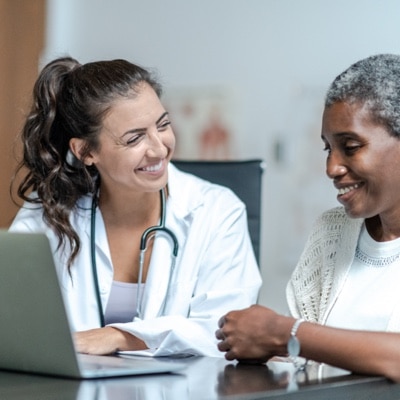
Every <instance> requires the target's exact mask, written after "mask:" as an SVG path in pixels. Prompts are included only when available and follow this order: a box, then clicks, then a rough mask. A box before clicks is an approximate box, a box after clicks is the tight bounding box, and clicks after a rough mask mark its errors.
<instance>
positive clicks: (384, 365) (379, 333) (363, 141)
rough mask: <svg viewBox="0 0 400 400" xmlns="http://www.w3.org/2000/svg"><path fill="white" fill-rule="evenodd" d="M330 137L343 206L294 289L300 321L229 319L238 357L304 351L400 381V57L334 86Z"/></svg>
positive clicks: (254, 313) (223, 335)
mask: <svg viewBox="0 0 400 400" xmlns="http://www.w3.org/2000/svg"><path fill="white" fill-rule="evenodd" d="M321 138H322V141H323V143H324V146H325V151H326V152H327V160H326V173H327V175H328V177H329V178H330V179H332V181H333V184H334V186H335V188H337V190H338V192H337V193H338V194H337V199H338V201H339V203H341V205H342V206H341V207H337V208H334V209H332V210H329V211H327V212H325V213H324V214H323V215H322V216H321V217H320V218H319V219H318V220H317V221H316V223H315V225H314V228H313V230H312V232H311V234H310V236H309V239H308V241H307V244H306V246H305V249H304V251H303V253H302V255H301V257H300V260H299V262H298V264H297V266H296V269H295V270H294V272H293V274H292V277H291V280H290V282H289V284H288V287H287V301H288V305H289V309H290V312H291V315H292V316H290V317H287V316H283V315H279V314H277V313H275V312H274V311H272V310H270V309H268V308H266V307H262V306H258V305H254V306H252V307H250V308H248V309H245V310H241V311H232V312H229V313H228V314H226V315H224V316H223V317H221V319H220V321H219V329H218V330H217V332H216V337H217V338H218V339H219V340H220V342H219V344H218V348H219V350H220V351H223V352H226V354H225V357H226V358H227V359H228V360H233V359H238V360H243V361H247V362H265V361H267V360H268V359H270V358H271V357H273V356H276V355H279V356H286V355H288V354H289V355H291V356H293V357H296V356H298V355H300V356H302V357H304V358H307V359H312V360H315V361H318V362H324V363H328V364H331V365H334V366H337V367H340V368H345V369H348V370H351V371H355V372H359V373H365V374H379V375H385V376H387V377H388V378H390V379H392V380H395V381H400V334H399V333H394V332H399V331H400V314H399V312H400V294H399V290H398V282H399V281H400V56H398V55H391V54H382V55H376V56H372V57H369V58H366V59H364V60H361V61H359V62H357V63H355V64H354V65H352V66H350V67H349V68H348V69H347V70H346V71H344V72H343V73H342V74H340V75H339V76H338V77H337V78H336V79H335V80H334V81H333V83H332V84H331V86H330V88H329V90H328V93H327V95H326V100H325V110H324V113H323V117H322V131H321Z"/></svg>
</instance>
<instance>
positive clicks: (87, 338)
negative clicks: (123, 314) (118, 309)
mask: <svg viewBox="0 0 400 400" xmlns="http://www.w3.org/2000/svg"><path fill="white" fill-rule="evenodd" d="M74 342H75V348H76V351H77V352H79V353H87V354H98V355H104V354H112V353H115V352H116V351H123V350H144V349H147V346H146V344H145V343H144V342H143V341H142V340H140V339H138V338H137V337H136V336H133V335H131V334H130V333H128V332H125V331H122V330H120V329H117V328H113V327H111V326H106V327H104V328H96V329H90V330H88V331H82V332H76V333H75V335H74Z"/></svg>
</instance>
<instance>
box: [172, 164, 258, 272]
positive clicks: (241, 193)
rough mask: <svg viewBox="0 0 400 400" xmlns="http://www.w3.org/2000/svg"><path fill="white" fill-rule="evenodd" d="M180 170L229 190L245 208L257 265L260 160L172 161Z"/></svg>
mask: <svg viewBox="0 0 400 400" xmlns="http://www.w3.org/2000/svg"><path fill="white" fill-rule="evenodd" d="M172 163H173V164H174V165H175V166H176V167H178V168H179V169H180V170H182V171H185V172H189V173H191V174H193V175H197V176H199V177H200V178H203V179H206V180H208V181H210V182H213V183H217V184H219V185H223V186H226V187H228V188H230V189H231V190H233V192H235V194H236V195H237V196H238V197H239V198H240V199H241V200H242V201H243V203H244V204H245V205H246V208H247V219H248V225H249V233H250V238H251V242H252V245H253V249H254V254H255V256H256V259H257V263H258V264H259V265H260V230H261V229H260V227H261V183H262V182H261V177H262V173H263V171H264V162H263V161H262V160H259V159H254V160H244V161H203V160H201V161H198V160H195V161H194V160H193V161H192V160H172Z"/></svg>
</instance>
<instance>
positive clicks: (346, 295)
mask: <svg viewBox="0 0 400 400" xmlns="http://www.w3.org/2000/svg"><path fill="white" fill-rule="evenodd" d="M399 281H400V238H399V239H395V240H391V241H388V242H377V241H375V240H374V239H373V238H372V237H371V236H370V235H369V233H368V231H367V229H366V227H365V225H364V226H363V228H362V230H361V234H360V238H359V241H358V245H357V249H356V255H355V257H354V260H353V264H352V265H351V267H350V270H349V273H348V275H347V278H346V281H345V283H344V285H343V288H342V290H341V292H340V294H339V296H338V298H337V300H336V302H335V304H334V305H333V307H332V309H331V312H330V313H329V316H328V319H327V321H326V325H329V326H334V327H339V328H347V329H367V330H377V331H378V330H379V331H385V330H386V329H387V326H388V323H389V320H390V317H391V315H392V313H393V309H394V307H395V305H396V304H397V303H398V302H399V300H400V292H399Z"/></svg>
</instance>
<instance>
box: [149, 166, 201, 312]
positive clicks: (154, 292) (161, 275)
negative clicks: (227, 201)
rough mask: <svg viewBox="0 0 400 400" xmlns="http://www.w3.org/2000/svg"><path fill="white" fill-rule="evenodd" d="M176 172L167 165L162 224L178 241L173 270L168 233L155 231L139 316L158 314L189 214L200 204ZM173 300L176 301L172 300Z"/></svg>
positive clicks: (185, 234)
mask: <svg viewBox="0 0 400 400" xmlns="http://www.w3.org/2000/svg"><path fill="white" fill-rule="evenodd" d="M180 174H182V173H181V172H180V171H178V170H177V169H176V168H175V167H174V166H173V165H171V164H170V165H169V179H168V193H169V197H168V199H167V204H166V221H165V225H166V227H168V229H170V230H171V231H172V232H173V233H174V234H175V236H176V238H177V240H178V243H179V250H178V257H177V259H176V263H175V268H174V271H171V266H172V263H171V261H172V249H173V243H172V242H171V239H170V237H169V236H167V235H165V234H163V233H160V232H157V235H156V239H155V242H154V247H153V251H152V254H151V261H150V268H149V272H148V275H147V281H146V288H145V290H144V294H143V305H142V315H143V318H144V319H145V318H146V319H148V318H154V317H157V316H160V315H161V314H162V311H163V309H164V305H165V300H166V296H167V295H168V294H170V295H171V293H168V287H169V286H171V285H173V284H174V282H176V279H177V275H178V274H179V267H180V259H181V257H182V253H183V249H184V247H185V244H186V238H187V237H188V233H189V230H190V226H191V221H192V214H193V212H194V210H195V209H196V208H197V207H198V206H199V205H200V204H202V199H196V198H193V196H192V194H191V192H190V189H188V188H187V187H186V185H185V183H184V180H182V179H181V176H180ZM172 298H173V296H172ZM174 301H178V300H177V299H174Z"/></svg>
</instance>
